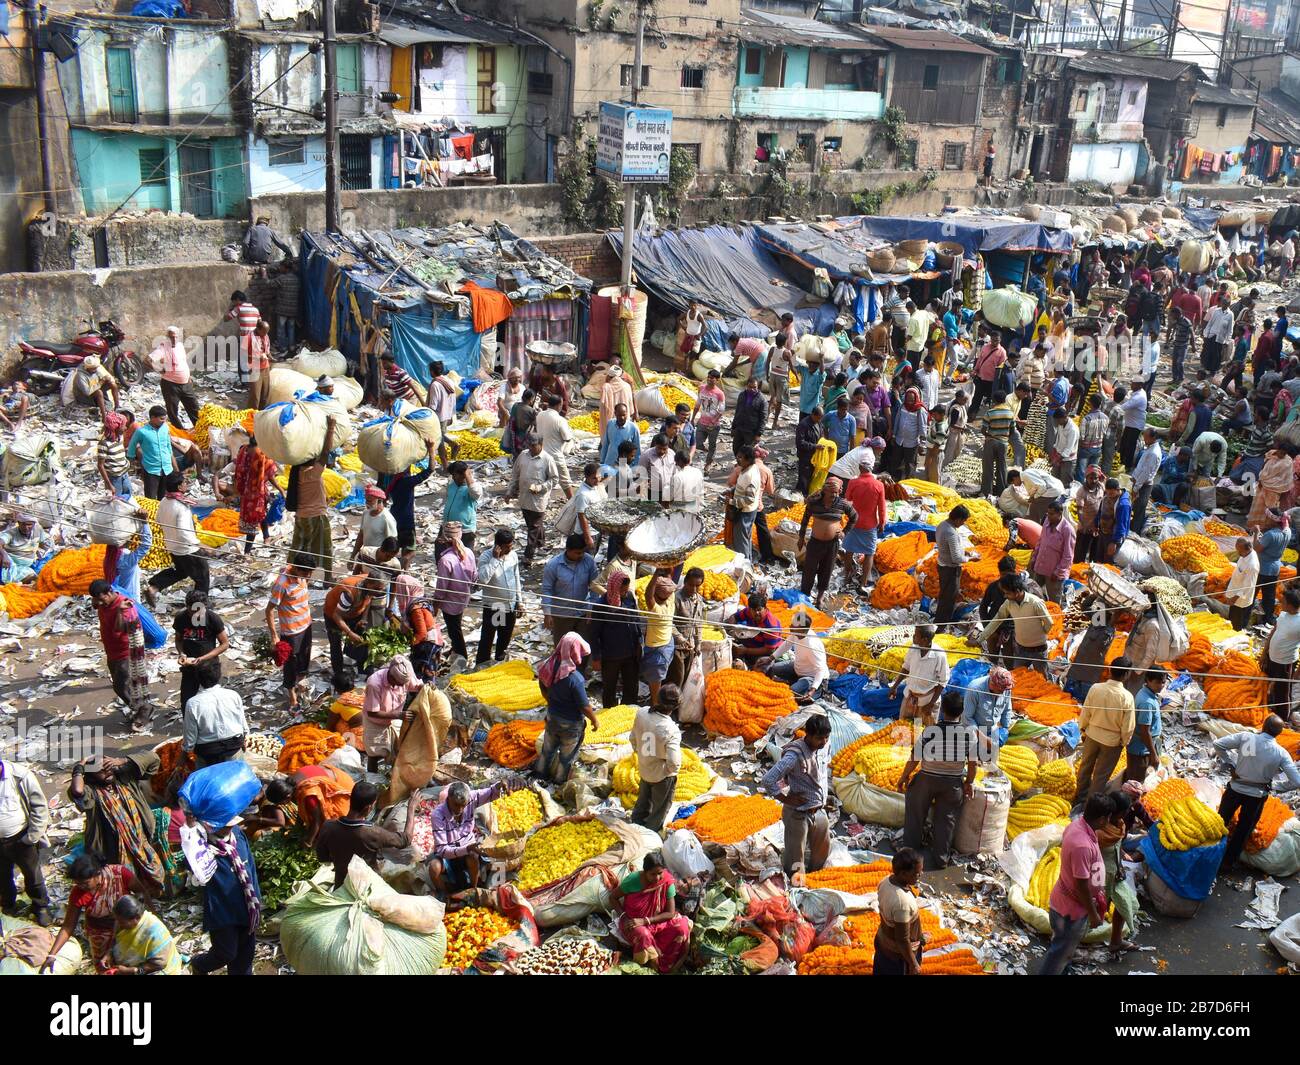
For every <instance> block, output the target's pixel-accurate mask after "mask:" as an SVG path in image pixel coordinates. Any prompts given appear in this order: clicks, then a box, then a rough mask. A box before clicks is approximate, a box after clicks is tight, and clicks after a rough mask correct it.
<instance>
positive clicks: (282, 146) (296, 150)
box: [266, 137, 303, 166]
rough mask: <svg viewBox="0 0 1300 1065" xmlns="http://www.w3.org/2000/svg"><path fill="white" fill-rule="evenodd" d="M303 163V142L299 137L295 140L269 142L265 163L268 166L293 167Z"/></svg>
mask: <svg viewBox="0 0 1300 1065" xmlns="http://www.w3.org/2000/svg"><path fill="white" fill-rule="evenodd" d="M302 161H303V141H302V138H301V137H299V138H297V139H296V140H283V141H271V142H270V143H269V144H268V145H267V146H266V162H267V165H268V166H295V165H298V164H300V163H302Z"/></svg>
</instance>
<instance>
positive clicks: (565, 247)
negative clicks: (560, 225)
mask: <svg viewBox="0 0 1300 1065" xmlns="http://www.w3.org/2000/svg"><path fill="white" fill-rule="evenodd" d="M533 243H534V244H536V245H537V247H538V248H539V249H541V251H542V252H543V253H544V254H546V255H550V256H553V257H554V258H556V259H559V260H560V262H562V263H564V264H565V265H566V266H568V267H569V268H570V269H571V270H575V271H577V272H578V273H579V274H581V275H582V276H583V277H587V278H590V279H591V280H592V281H594V282H595V283H596V284H598V285H604V284H608V283H610V282H616V281H618V279H619V277H620V267H621V264H620V262H619V259H618V256H617V255H615V254H614V249H613V248H612V247H610V243H609V241H608V240H606V239H605V234H604V233H571V234H569V235H568V236H563V237H537V238H534V239H533Z"/></svg>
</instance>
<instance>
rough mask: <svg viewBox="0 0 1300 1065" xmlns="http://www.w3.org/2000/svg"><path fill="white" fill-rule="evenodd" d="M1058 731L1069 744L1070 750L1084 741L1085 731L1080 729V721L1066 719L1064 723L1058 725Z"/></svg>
mask: <svg viewBox="0 0 1300 1065" xmlns="http://www.w3.org/2000/svg"><path fill="white" fill-rule="evenodd" d="M1056 731H1057V732H1059V733H1060V734H1061V738H1062V739H1063V740H1065V742H1066V743H1067V744H1068V745H1069V747H1070V750H1074V749H1075V748H1076V747H1078V746H1079V744H1080V743H1081V742H1082V741H1083V733H1082V732H1081V731H1080V730H1079V722H1078V721H1066V722H1065V723H1064V724H1061V725H1057V726H1056Z"/></svg>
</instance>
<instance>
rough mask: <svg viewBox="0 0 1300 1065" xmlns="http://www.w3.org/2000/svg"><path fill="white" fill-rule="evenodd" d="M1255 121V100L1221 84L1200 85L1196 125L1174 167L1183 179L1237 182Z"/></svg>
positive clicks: (1194, 115) (1194, 108) (1194, 117)
mask: <svg viewBox="0 0 1300 1065" xmlns="http://www.w3.org/2000/svg"><path fill="white" fill-rule="evenodd" d="M1254 122H1255V99H1254V96H1253V95H1248V94H1246V93H1243V92H1241V91H1239V90H1235V89H1227V88H1223V87H1222V86H1219V85H1198V86H1197V87H1196V95H1195V97H1193V99H1192V124H1191V128H1190V129H1189V130H1188V132H1187V137H1186V139H1185V140H1184V142H1183V144H1182V146H1181V148H1180V149H1179V155H1178V158H1177V160H1176V162H1175V166H1174V176H1175V177H1177V178H1178V179H1179V180H1181V181H1196V182H1205V181H1215V180H1217V181H1221V182H1226V181H1237V180H1239V179H1240V177H1241V175H1242V169H1243V165H1244V162H1245V156H1246V147H1247V142H1248V141H1249V140H1250V133H1251V130H1252V128H1253V127H1254Z"/></svg>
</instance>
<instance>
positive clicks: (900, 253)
mask: <svg viewBox="0 0 1300 1065" xmlns="http://www.w3.org/2000/svg"><path fill="white" fill-rule="evenodd" d="M929 247H930V242H929V241H928V240H900V241H899V242H898V243H897V244H895V245H894V258H896V259H911V260H912V261H913V262H917V263H919V262H920V261H921V260H922V259H924V258H925V252H926V249H927V248H929Z"/></svg>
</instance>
